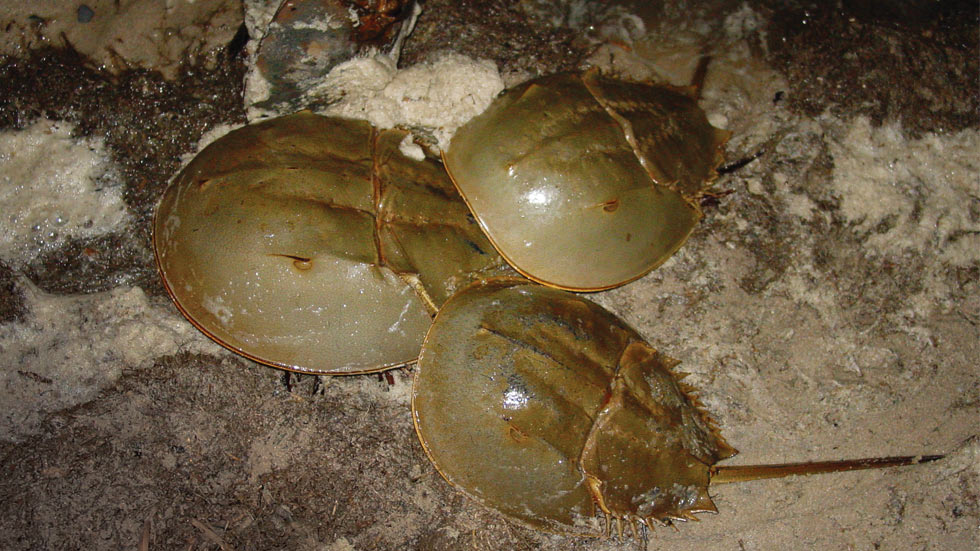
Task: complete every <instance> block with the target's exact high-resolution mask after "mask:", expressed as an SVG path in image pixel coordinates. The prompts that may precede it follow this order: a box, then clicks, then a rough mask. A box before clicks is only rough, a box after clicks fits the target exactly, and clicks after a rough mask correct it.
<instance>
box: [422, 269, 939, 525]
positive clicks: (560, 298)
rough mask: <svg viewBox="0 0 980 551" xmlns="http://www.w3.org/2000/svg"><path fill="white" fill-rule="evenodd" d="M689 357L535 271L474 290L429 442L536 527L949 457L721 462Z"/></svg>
mask: <svg viewBox="0 0 980 551" xmlns="http://www.w3.org/2000/svg"><path fill="white" fill-rule="evenodd" d="M677 364H678V362H677V361H676V360H673V359H671V358H669V357H667V356H665V355H663V354H661V353H659V352H657V350H655V349H654V348H653V347H651V346H650V345H649V344H648V343H647V342H646V341H644V340H643V338H642V337H640V335H639V334H637V333H636V332H635V331H634V330H633V329H631V328H629V327H628V326H627V325H626V324H624V323H623V322H622V321H620V320H619V319H618V318H616V317H615V316H613V315H612V314H610V313H609V312H607V311H606V310H604V309H603V308H602V307H600V306H598V305H597V304H595V303H593V302H591V301H588V300H586V299H584V298H582V297H580V296H576V295H573V294H570V293H566V292H564V291H560V290H557V289H551V288H547V287H542V286H540V285H536V284H533V283H530V282H527V281H524V280H518V279H512V278H495V279H491V280H487V281H482V282H478V283H475V284H473V285H471V286H470V287H469V288H467V289H464V290H463V291H461V292H459V293H458V294H457V295H455V296H454V297H453V298H452V299H450V300H449V302H448V303H447V304H445V305H444V306H443V308H442V309H441V310H440V311H439V313H438V314H437V316H436V320H435V322H434V323H433V325H432V327H431V328H430V330H429V333H428V335H427V336H426V339H425V343H424V344H423V347H422V355H421V357H420V358H419V362H418V364H417V369H416V376H415V377H416V378H415V383H414V387H413V391H412V412H413V419H414V422H415V428H416V432H417V433H418V436H419V439H420V440H421V442H422V446H423V448H424V449H425V451H426V454H428V456H429V458H430V459H431V460H432V462H433V463H434V464H435V466H436V468H437V470H438V471H439V472H440V473H441V474H442V476H443V477H444V478H445V479H446V480H447V481H448V482H449V483H450V484H452V485H453V486H456V487H457V488H458V489H460V490H461V491H463V492H464V493H465V494H467V495H469V496H470V497H472V498H474V499H476V500H477V501H479V502H480V503H483V504H484V505H486V506H489V507H491V508H494V509H497V510H498V511H500V512H502V513H504V514H505V515H507V516H509V517H512V518H514V519H516V520H518V521H520V522H522V523H524V524H526V525H528V526H530V527H532V528H536V529H541V530H546V531H551V532H559V533H570V534H577V535H600V534H601V533H602V532H601V530H600V529H599V526H598V522H597V521H596V519H595V518H594V517H595V515H596V514H597V513H602V514H604V515H605V518H606V528H605V532H606V533H607V534H608V531H609V519H610V518H613V519H615V520H616V523H617V529H618V532H619V534H620V535H622V525H623V522H626V523H627V524H628V525H629V526H630V527H631V528H632V529H633V532H634V535H635V534H636V529H637V523H638V522H639V523H643V524H646V525H647V526H649V527H650V528H653V526H654V524H655V523H664V524H669V523H671V522H673V521H678V520H679V521H684V520H695V516H694V515H695V513H700V512H705V511H711V512H715V511H717V509H716V508H715V505H714V504H713V503H712V500H711V497H710V496H709V495H708V485H709V482H710V483H714V484H717V483H722V482H736V481H745V480H753V479H761V478H773V477H779V476H787V475H792V474H813V473H819V472H833V471H842V470H854V469H864V468H873V467H885V466H896V465H906V464H913V463H917V462H921V461H930V460H934V459H938V458H940V457H941V456H924V457H892V458H876V459H860V460H847V461H832V462H820V463H800V464H784V465H759V466H747V467H741V466H738V467H720V466H717V465H715V463H716V462H718V461H719V460H722V459H725V458H728V457H731V456H732V455H734V454H735V453H736V452H735V450H734V449H733V448H732V447H731V446H729V445H728V444H727V443H726V442H725V440H724V439H723V438H722V437H721V435H720V434H719V433H718V429H717V428H716V427H715V425H714V424H713V423H712V421H711V419H710V418H709V417H708V414H707V413H706V412H705V411H704V410H703V409H702V407H701V406H700V404H699V402H698V401H697V399H696V398H694V397H693V393H692V392H693V389H692V388H690V387H688V386H686V385H685V384H684V383H682V382H681V381H680V379H681V378H683V374H682V373H679V372H678V371H676V370H675V367H676V366H677Z"/></svg>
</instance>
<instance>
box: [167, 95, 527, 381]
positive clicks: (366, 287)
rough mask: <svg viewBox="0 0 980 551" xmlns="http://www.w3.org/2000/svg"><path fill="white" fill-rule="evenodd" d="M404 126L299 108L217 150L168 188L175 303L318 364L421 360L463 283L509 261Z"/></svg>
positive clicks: (286, 357) (222, 335) (227, 340)
mask: <svg viewBox="0 0 980 551" xmlns="http://www.w3.org/2000/svg"><path fill="white" fill-rule="evenodd" d="M406 135H407V133H406V132H403V131H400V130H385V131H377V130H375V129H374V128H373V127H371V125H370V124H368V123H367V122H364V121H355V120H349V119H340V118H328V117H322V116H319V115H314V114H312V113H309V112H301V113H297V114H295V115H290V116H286V117H281V118H277V119H272V120H269V121H265V122H261V123H258V124H253V125H249V126H246V127H243V128H240V129H238V130H235V131H233V132H231V133H229V134H227V135H226V136H224V137H222V138H220V139H219V140H217V141H216V142H214V143H212V144H211V145H209V146H208V147H206V148H205V149H204V150H203V151H202V152H201V153H200V154H199V155H198V156H197V157H196V158H195V159H194V160H193V161H191V163H190V164H189V165H187V167H186V168H184V170H183V171H181V173H180V174H179V175H178V176H177V177H176V178H175V179H174V181H173V182H172V184H171V185H170V187H169V188H168V189H167V191H166V192H165V193H164V196H163V198H162V199H161V201H160V205H159V207H158V209H157V212H156V218H155V220H154V232H153V244H154V250H155V251H156V257H157V262H158V265H159V268H160V272H161V274H162V276H163V281H164V284H165V286H166V288H167V291H168V292H169V293H170V295H171V297H172V298H173V300H174V302H175V304H176V305H177V307H178V308H179V309H180V311H181V312H182V313H183V314H184V315H185V316H186V317H187V319H188V320H190V321H191V323H193V324H194V325H196V326H197V327H198V328H199V329H200V330H201V331H203V332H204V333H205V334H207V335H208V336H209V337H211V338H212V339H214V340H215V341H217V342H218V343H219V344H221V345H223V346H225V347H227V348H229V349H231V350H233V351H235V352H238V353H240V354H242V355H244V356H247V357H250V358H252V359H255V360H257V361H260V362H263V363H266V364H269V365H273V366H276V367H280V368H283V369H288V370H293V371H300V372H307V373H329V374H339V373H363V372H369V371H377V370H381V369H386V368H390V367H395V366H399V365H404V364H406V363H408V362H412V361H414V360H415V359H416V357H417V356H418V353H419V346H420V344H421V342H422V337H423V336H424V335H425V332H426V330H427V329H428V328H429V324H430V323H431V315H432V314H433V313H434V312H435V310H436V309H437V308H438V306H439V305H441V304H442V303H443V302H444V301H445V300H446V299H447V298H448V297H449V296H450V295H452V293H453V292H454V291H455V290H456V289H458V288H460V287H463V286H465V285H466V284H468V283H470V282H471V281H475V280H477V279H480V278H481V277H485V276H487V275H490V274H493V273H496V272H498V271H500V270H509V269H507V268H506V264H505V263H504V262H503V260H502V259H501V258H500V257H499V256H498V255H497V254H496V253H495V252H494V250H493V247H492V246H491V245H490V243H489V242H488V241H487V239H486V237H484V235H483V234H482V233H481V232H480V229H479V228H478V227H477V225H476V224H475V223H474V222H473V221H472V218H471V217H470V215H469V212H468V211H467V209H466V205H465V204H463V202H462V200H461V199H460V197H459V195H458V193H457V192H456V191H455V189H454V188H453V185H452V183H451V182H450V181H449V179H448V177H447V176H446V174H445V171H444V170H443V168H442V164H441V163H440V162H439V161H438V160H437V159H434V158H428V159H426V160H424V161H421V162H420V161H415V160H413V159H410V158H408V157H406V156H405V155H403V154H402V153H401V151H400V150H399V145H400V144H401V142H402V141H403V140H404V139H405V136H406Z"/></svg>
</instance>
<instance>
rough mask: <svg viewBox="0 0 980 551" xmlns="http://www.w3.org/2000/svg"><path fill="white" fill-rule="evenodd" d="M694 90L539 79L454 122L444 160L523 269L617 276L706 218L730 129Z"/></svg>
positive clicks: (647, 265)
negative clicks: (711, 118) (705, 200)
mask: <svg viewBox="0 0 980 551" xmlns="http://www.w3.org/2000/svg"><path fill="white" fill-rule="evenodd" d="M691 95H692V94H691V93H689V91H687V90H685V89H680V88H674V87H670V86H654V85H648V84H640V83H633V82H625V81H621V80H616V79H612V78H607V77H604V76H602V75H600V74H599V73H598V72H595V71H590V72H587V73H585V74H559V75H552V76H547V77H543V78H539V79H535V80H532V81H530V82H527V83H524V84H522V85H520V86H518V87H516V88H513V89H511V90H509V91H507V92H505V93H504V94H503V95H502V96H500V97H499V98H497V99H496V100H495V101H494V102H493V103H492V104H491V105H490V107H489V108H488V109H487V110H486V111H485V112H484V113H483V114H481V115H479V116H477V117H475V118H474V119H472V120H471V121H469V122H468V123H467V124H465V125H464V126H463V127H461V128H460V129H459V130H458V131H457V132H456V135H455V136H454V138H453V140H452V142H451V143H450V147H449V150H448V151H447V152H446V154H445V162H446V167H447V169H448V170H449V172H450V175H451V176H452V178H453V181H454V183H455V184H456V186H457V188H458V189H459V191H460V193H461V194H462V195H463V198H464V199H465V200H466V202H467V204H468V205H469V206H470V209H471V210H472V211H473V213H474V215H475V216H476V218H477V220H478V221H479V223H480V225H481V227H483V229H484V231H486V233H487V235H488V236H489V238H490V241H491V242H493V244H494V246H496V247H497V250H498V251H499V252H500V254H501V255H503V257H504V258H505V259H506V260H507V261H508V262H509V263H510V264H511V265H512V266H514V268H516V269H517V270H518V271H519V272H521V273H522V274H523V275H525V276H527V277H529V278H531V279H533V280H535V281H538V282H540V283H544V284H546V285H550V286H554V287H559V288H563V289H568V290H577V291H596V290H601V289H607V288H610V287H615V286H617V285H621V284H623V283H626V282H629V281H632V280H634V279H636V278H638V277H641V276H643V275H644V274H646V273H647V272H649V271H650V270H652V269H653V268H655V267H657V266H659V265H660V264H661V263H663V262H664V261H665V260H666V259H667V258H669V257H670V255H672V254H673V253H674V252H675V251H676V250H677V249H678V248H679V247H680V246H681V245H682V244H683V243H684V241H686V240H687V238H688V236H689V235H690V234H691V231H692V230H693V229H694V227H695V225H696V224H697V222H698V221H699V220H700V218H701V211H700V208H699V206H698V199H699V198H700V196H701V194H702V193H703V190H704V189H705V187H706V186H707V185H708V184H709V183H710V182H711V181H712V180H713V179H714V178H715V177H716V176H717V173H716V172H715V168H716V167H717V166H718V165H719V164H720V163H721V161H722V155H721V151H720V150H721V147H722V145H723V144H724V143H725V141H726V140H727V138H728V133H727V132H726V131H723V130H719V129H717V128H714V127H712V126H711V125H710V124H709V123H708V120H707V118H706V117H705V114H704V112H703V111H702V110H701V109H700V108H699V107H698V105H697V102H696V101H695V100H694V99H693V98H692V97H691Z"/></svg>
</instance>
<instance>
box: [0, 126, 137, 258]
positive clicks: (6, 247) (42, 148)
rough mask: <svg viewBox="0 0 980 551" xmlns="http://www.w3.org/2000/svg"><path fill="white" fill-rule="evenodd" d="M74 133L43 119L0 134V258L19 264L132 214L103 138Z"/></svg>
mask: <svg viewBox="0 0 980 551" xmlns="http://www.w3.org/2000/svg"><path fill="white" fill-rule="evenodd" d="M71 131H72V126H71V124H69V123H65V122H56V121H49V120H44V119H42V120H40V121H38V122H36V123H34V124H33V125H31V126H29V127H28V128H25V129H24V130H20V131H16V130H14V131H7V132H2V133H0V213H2V214H0V259H3V260H4V261H6V262H8V263H10V264H12V265H14V266H20V265H23V264H25V263H27V262H29V261H30V260H31V259H32V258H34V257H35V256H37V255H38V254H40V253H41V252H42V251H47V250H53V249H55V248H57V247H59V246H61V245H63V244H64V243H65V242H66V241H67V240H68V239H70V238H79V237H93V236H96V235H100V234H103V233H107V232H111V231H114V230H117V229H119V228H122V227H123V226H124V224H125V223H126V222H127V221H128V220H129V214H128V212H127V211H126V205H125V203H123V200H122V186H121V184H120V182H118V180H117V178H116V177H115V176H114V174H113V167H112V165H111V163H110V161H109V158H108V156H107V154H106V152H105V146H104V145H103V143H102V140H100V139H76V138H72V137H71Z"/></svg>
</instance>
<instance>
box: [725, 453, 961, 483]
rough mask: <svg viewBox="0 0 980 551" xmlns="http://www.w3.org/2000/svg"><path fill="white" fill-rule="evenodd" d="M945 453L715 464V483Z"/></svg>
mask: <svg viewBox="0 0 980 551" xmlns="http://www.w3.org/2000/svg"><path fill="white" fill-rule="evenodd" d="M943 457H946V456H945V455H908V456H902V457H870V458H865V459H845V460H843V461H809V462H805V463H782V464H773V465H744V466H743V465H735V466H718V465H715V466H714V467H712V468H711V484H712V485H714V484H726V483H729V482H747V481H749V480H762V479H764V478H782V477H784V476H800V475H810V474H822V473H838V472H843V471H857V470H861V469H882V468H886V467H900V466H902V465H917V464H919V463H928V462H929V461H936V460H937V459H942V458H943Z"/></svg>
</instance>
